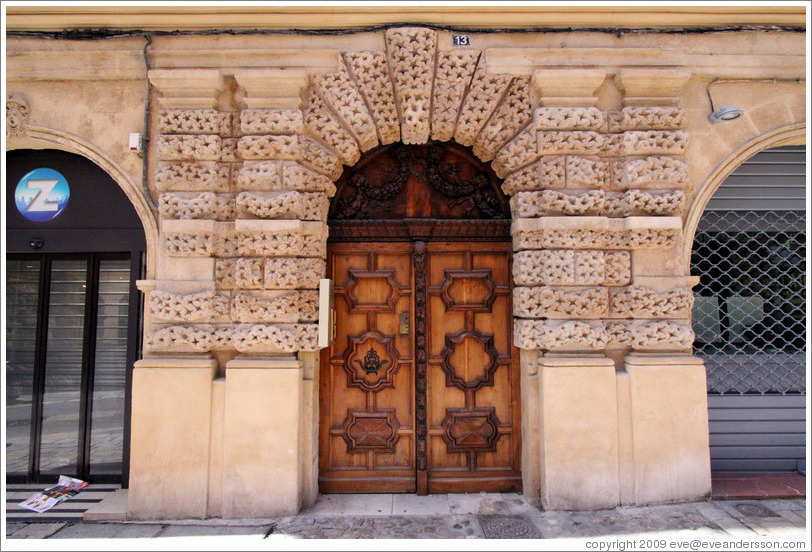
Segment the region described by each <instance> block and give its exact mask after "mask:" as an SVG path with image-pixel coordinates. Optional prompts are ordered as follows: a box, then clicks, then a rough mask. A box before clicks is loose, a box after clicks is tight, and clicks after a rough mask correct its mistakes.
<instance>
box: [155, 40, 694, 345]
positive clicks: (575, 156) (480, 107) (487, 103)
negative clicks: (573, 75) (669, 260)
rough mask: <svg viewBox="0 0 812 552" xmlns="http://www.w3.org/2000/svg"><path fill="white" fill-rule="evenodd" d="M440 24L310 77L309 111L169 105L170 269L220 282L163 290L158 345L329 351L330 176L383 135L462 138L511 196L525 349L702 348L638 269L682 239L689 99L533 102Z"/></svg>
mask: <svg viewBox="0 0 812 552" xmlns="http://www.w3.org/2000/svg"><path fill="white" fill-rule="evenodd" d="M436 35H437V33H436V32H435V31H432V30H429V29H423V28H399V29H390V30H389V31H387V32H386V51H382V52H347V53H345V54H344V55H343V57H342V58H341V59H340V60H339V68H338V70H337V71H335V72H332V73H323V74H318V75H314V76H312V78H311V86H310V88H309V89H308V91H307V93H306V101H305V105H304V106H303V107H302V109H292V108H290V109H280V108H246V109H243V110H241V111H239V112H220V111H217V110H215V109H204V110H188V109H187V110H183V109H170V110H164V111H162V112H161V115H160V119H159V123H158V128H159V131H160V133H161V134H160V135H159V136H158V137H157V144H156V149H157V155H158V158H159V159H160V166H159V167H158V169H157V172H156V174H155V182H156V185H157V187H158V189H159V190H160V196H159V203H160V213H161V220H162V228H163V238H164V244H165V247H164V250H165V252H166V255H167V257H168V259H167V262H168V263H170V262H171V263H172V264H173V265H178V266H182V265H183V264H184V261H183V259H194V260H196V261H197V260H200V259H210V260H211V261H213V263H214V267H215V269H214V280H213V282H212V283H213V284H214V290H208V291H206V292H202V291H195V292H194V293H192V294H189V293H173V292H172V291H170V290H165V289H164V290H162V289H157V290H156V291H155V292H153V293H152V294H151V295H150V299H149V301H150V307H151V312H152V314H153V317H154V319H155V322H156V326H155V328H154V329H153V331H152V332H150V333H149V334H148V335H147V349H148V350H150V351H155V352H158V351H166V352H170V351H171V352H206V351H211V350H217V349H228V348H233V349H235V350H236V351H238V352H241V353H292V352H297V351H314V350H316V345H315V335H316V334H315V325H314V324H313V322H314V321H315V316H316V312H315V305H314V301H315V296H314V292H312V291H307V290H312V289H314V288H315V287H316V286H315V284H316V283H317V279H318V278H319V277H321V276H323V272H324V268H323V264H322V262H321V260H322V259H323V258H324V254H325V243H326V237H327V227H326V223H325V219H326V209H327V206H328V198H329V197H331V196H332V195H333V194H334V193H335V187H334V185H333V183H332V182H333V181H334V180H336V179H337V178H338V177H339V176H340V174H341V171H342V170H343V169H342V168H343V166H344V165H347V166H351V165H353V164H354V163H355V162H356V161H357V160H358V159H359V157H360V155H361V153H362V152H364V151H368V150H370V149H372V148H373V147H375V146H377V145H378V144H389V143H392V142H394V141H398V140H402V141H403V142H404V143H409V144H422V143H425V142H427V141H428V140H429V139H433V140H441V141H444V140H449V139H452V138H453V139H454V140H456V141H457V142H459V143H461V144H463V145H466V146H472V147H473V151H474V152H475V154H476V155H477V156H478V157H479V158H480V159H481V160H483V161H491V162H492V166H493V168H494V170H495V171H496V173H497V174H498V175H499V176H501V177H503V178H505V183H504V187H503V188H504V190H505V192H506V193H508V194H509V195H512V196H513V198H512V200H511V205H512V210H513V219H514V225H513V231H512V234H513V237H514V240H513V241H514V249H515V251H516V261H515V263H514V277H515V278H516V281H517V283H519V285H520V287H518V288H517V290H516V296H517V299H519V300H518V301H516V304H517V312H516V313H515V314H516V316H517V317H518V318H519V320H517V324H516V329H517V337H516V344H517V345H518V346H519V347H521V348H522V349H527V350H552V351H555V350H562V351H600V350H603V349H605V348H606V347H607V346H609V347H611V346H613V345H616V346H618V347H623V348H626V349H628V348H633V349H635V350H649V349H652V350H674V349H678V350H686V349H689V348H690V344H691V340H692V335H691V333H690V328H689V327H688V326H687V323H686V322H687V318H688V315H687V311H686V309H690V304H688V302H686V301H688V300H687V299H686V298H685V296H686V293H687V291H686V289H687V288H685V286H676V287H674V286H672V288H671V289H668V290H662V289H661V290H654V289H651V288H648V287H646V286H634V285H633V284H632V282H631V279H630V278H631V253H630V252H631V251H632V250H640V249H662V248H671V247H674V246H675V245H676V244H677V243H678V242H680V241H681V223H680V220H679V217H680V216H681V215H682V213H683V211H684V209H685V201H686V200H685V193H684V191H683V188H684V187H685V186H686V184H687V173H686V167H685V163H684V162H683V161H682V159H681V156H682V154H683V153H684V151H685V147H686V143H687V133H686V132H684V131H682V130H680V127H681V125H682V121H683V118H684V113H683V110H682V109H681V108H679V107H676V106H670V105H669V106H664V107H658V106H654V107H652V106H641V107H633V106H629V107H625V108H623V109H621V110H617V111H601V110H599V109H597V108H595V107H538V108H535V109H534V98H533V97H532V96H533V90H532V86H531V82H530V78H529V77H527V76H513V75H509V74H493V75H492V74H489V73H488V71H487V68H486V67H485V60H484V58H483V57H481V56H480V52H479V51H477V50H462V49H460V50H448V51H446V50H438V49H437V36H436ZM249 95H250V94H249ZM294 275H295V277H294ZM299 275H304V276H305V278H300V277H299ZM293 280H296V285H293V284H292V282H293ZM630 284H631V286H630ZM573 286H574V287H573ZM568 287H572V289H568ZM672 296H674V298H677V297H679V298H682V299H677V303H678V305H677V306H673V305H672V306H671V307H668V308H666V310H663V309H662V307H659V308H658V307H657V306H655V305H659V304H664V303H669V304H670V299H671V298H672ZM192 305H194V306H192ZM574 319H577V321H574ZM651 319H657V320H656V321H652V320H651ZM202 320H205V321H206V324H205V325H195V324H184V325H177V324H172V323H174V322H199V321H202ZM565 320H566V321H565ZM258 322H261V324H260V323H258ZM249 324H250V325H249Z"/></svg>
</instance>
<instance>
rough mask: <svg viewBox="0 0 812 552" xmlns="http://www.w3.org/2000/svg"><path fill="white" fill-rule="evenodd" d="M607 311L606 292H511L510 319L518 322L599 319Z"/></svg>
mask: <svg viewBox="0 0 812 552" xmlns="http://www.w3.org/2000/svg"><path fill="white" fill-rule="evenodd" d="M608 311H609V295H608V291H607V289H606V288H598V287H588V288H571V287H566V288H558V287H549V286H542V287H515V288H513V315H514V316H517V317H520V318H600V317H602V316H605V315H606V314H607V313H608Z"/></svg>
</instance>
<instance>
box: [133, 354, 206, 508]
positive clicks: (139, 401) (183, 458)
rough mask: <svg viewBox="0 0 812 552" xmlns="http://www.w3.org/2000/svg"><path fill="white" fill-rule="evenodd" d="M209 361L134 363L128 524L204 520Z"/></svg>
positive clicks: (186, 358)
mask: <svg viewBox="0 0 812 552" xmlns="http://www.w3.org/2000/svg"><path fill="white" fill-rule="evenodd" d="M216 370H217V361H215V360H214V359H212V358H210V357H209V356H208V355H178V356H176V357H166V358H147V359H143V360H139V361H138V362H136V363H135V369H134V370H133V387H132V433H131V449H130V490H129V504H128V514H127V515H128V517H129V518H130V519H180V518H205V517H206V514H207V511H206V502H207V500H206V499H207V494H208V492H207V488H208V480H209V449H210V442H209V440H210V435H211V394H212V380H213V378H214V375H215V373H216Z"/></svg>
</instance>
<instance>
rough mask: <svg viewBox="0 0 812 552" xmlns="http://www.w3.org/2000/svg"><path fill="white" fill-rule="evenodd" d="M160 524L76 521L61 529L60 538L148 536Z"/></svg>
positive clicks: (158, 527) (154, 531) (154, 533)
mask: <svg viewBox="0 0 812 552" xmlns="http://www.w3.org/2000/svg"><path fill="white" fill-rule="evenodd" d="M161 529H163V526H162V525H159V524H154V525H153V524H141V523H137V524H136V523H129V524H128V523H76V524H71V525H69V526H67V527H65V528H64V529H62V530H61V531H60V532H59V534H58V535H55V537H58V538H60V539H110V538H129V539H136V538H150V537H154V536H155V535H157V534H158V533H159V532H160V531H161Z"/></svg>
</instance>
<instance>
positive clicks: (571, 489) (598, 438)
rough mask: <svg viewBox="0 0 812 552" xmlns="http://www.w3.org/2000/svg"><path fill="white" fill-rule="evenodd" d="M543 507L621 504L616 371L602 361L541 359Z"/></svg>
mask: <svg viewBox="0 0 812 552" xmlns="http://www.w3.org/2000/svg"><path fill="white" fill-rule="evenodd" d="M538 378H539V399H540V401H539V402H540V419H541V424H540V426H541V427H540V430H541V505H542V506H543V507H544V509H546V510H597V509H601V508H613V507H615V506H617V505H618V503H619V484H618V431H617V429H618V428H617V393H616V388H615V367H614V363H613V361H612V360H611V359H608V358H604V357H602V356H599V355H594V356H590V355H583V356H574V355H573V356H553V355H548V356H544V357H541V358H540V359H539V375H538Z"/></svg>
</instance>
